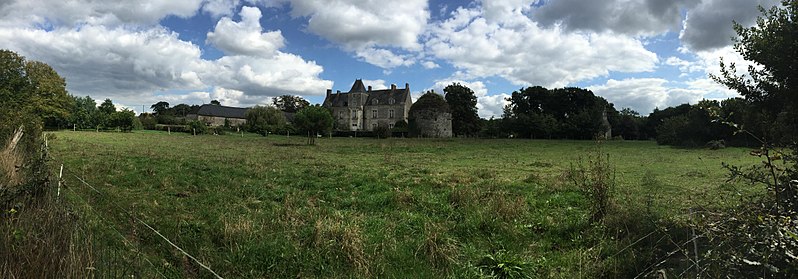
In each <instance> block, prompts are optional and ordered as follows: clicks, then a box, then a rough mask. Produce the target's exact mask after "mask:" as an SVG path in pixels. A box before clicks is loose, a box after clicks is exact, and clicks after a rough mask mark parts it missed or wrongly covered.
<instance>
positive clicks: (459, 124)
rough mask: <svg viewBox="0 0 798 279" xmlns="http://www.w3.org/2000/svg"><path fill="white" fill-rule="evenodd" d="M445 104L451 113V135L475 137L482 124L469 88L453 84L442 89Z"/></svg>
mask: <svg viewBox="0 0 798 279" xmlns="http://www.w3.org/2000/svg"><path fill="white" fill-rule="evenodd" d="M443 92H444V93H445V96H446V103H447V104H449V110H450V111H451V112H452V133H454V134H455V135H462V136H475V135H476V134H477V133H479V130H480V129H481V127H480V125H481V124H482V123H481V121H480V119H479V115H478V114H477V97H476V96H475V95H474V91H472V90H471V88H468V87H466V86H463V85H461V84H460V83H453V84H451V85H449V86H446V88H444V89H443Z"/></svg>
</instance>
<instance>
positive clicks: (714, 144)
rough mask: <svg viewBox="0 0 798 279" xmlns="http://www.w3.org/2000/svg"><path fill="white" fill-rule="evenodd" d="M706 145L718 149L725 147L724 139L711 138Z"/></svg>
mask: <svg viewBox="0 0 798 279" xmlns="http://www.w3.org/2000/svg"><path fill="white" fill-rule="evenodd" d="M706 147H707V148H709V149H711V150H718V149H724V148H726V141H724V140H711V141H709V142H707V144H706Z"/></svg>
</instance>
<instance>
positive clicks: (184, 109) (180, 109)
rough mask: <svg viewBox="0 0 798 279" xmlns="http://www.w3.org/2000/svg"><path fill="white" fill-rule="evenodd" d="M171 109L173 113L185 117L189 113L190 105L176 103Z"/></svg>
mask: <svg viewBox="0 0 798 279" xmlns="http://www.w3.org/2000/svg"><path fill="white" fill-rule="evenodd" d="M171 110H172V112H173V113H174V115H175V116H179V117H185V116H186V115H188V114H189V113H191V106H189V105H186V104H178V105H176V106H174V107H172V109H171Z"/></svg>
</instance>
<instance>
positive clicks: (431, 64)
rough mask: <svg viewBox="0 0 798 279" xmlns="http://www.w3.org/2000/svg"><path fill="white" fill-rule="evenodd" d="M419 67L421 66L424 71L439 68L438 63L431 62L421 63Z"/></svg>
mask: <svg viewBox="0 0 798 279" xmlns="http://www.w3.org/2000/svg"><path fill="white" fill-rule="evenodd" d="M421 66H423V67H424V68H425V69H435V68H439V67H440V65H438V63H435V62H432V61H424V62H421Z"/></svg>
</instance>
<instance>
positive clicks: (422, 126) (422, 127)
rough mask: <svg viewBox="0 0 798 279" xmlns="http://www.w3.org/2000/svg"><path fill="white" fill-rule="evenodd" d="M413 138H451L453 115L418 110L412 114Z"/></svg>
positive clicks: (411, 127) (411, 128)
mask: <svg viewBox="0 0 798 279" xmlns="http://www.w3.org/2000/svg"><path fill="white" fill-rule="evenodd" d="M410 131H411V135H410V136H411V137H424V138H451V137H452V114H451V113H448V112H438V111H434V110H428V109H425V110H417V111H413V112H411V114H410Z"/></svg>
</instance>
